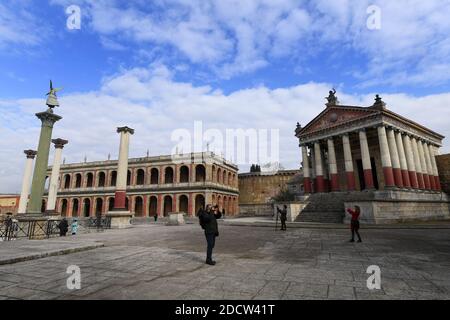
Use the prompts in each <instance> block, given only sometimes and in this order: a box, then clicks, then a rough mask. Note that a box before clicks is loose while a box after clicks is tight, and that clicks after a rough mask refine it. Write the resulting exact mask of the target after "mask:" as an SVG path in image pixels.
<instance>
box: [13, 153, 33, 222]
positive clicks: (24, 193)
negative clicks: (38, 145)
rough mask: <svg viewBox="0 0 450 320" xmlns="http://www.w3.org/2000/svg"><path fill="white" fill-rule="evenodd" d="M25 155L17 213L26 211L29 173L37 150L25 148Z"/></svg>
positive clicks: (31, 171) (31, 170)
mask: <svg viewBox="0 0 450 320" xmlns="http://www.w3.org/2000/svg"><path fill="white" fill-rule="evenodd" d="M24 153H25V154H26V156H27V160H26V162H25V172H24V174H23V180H22V192H21V193H20V200H19V210H18V211H17V213H19V214H24V213H26V212H27V203H28V195H29V192H30V182H31V174H32V173H33V160H34V158H35V157H36V155H37V151H34V150H25V151H24Z"/></svg>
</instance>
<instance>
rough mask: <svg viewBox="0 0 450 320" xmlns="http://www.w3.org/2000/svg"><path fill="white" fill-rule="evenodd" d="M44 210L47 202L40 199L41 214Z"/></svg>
mask: <svg viewBox="0 0 450 320" xmlns="http://www.w3.org/2000/svg"><path fill="white" fill-rule="evenodd" d="M46 208H47V201H45V200H44V199H42V204H41V213H44V212H45V209H46Z"/></svg>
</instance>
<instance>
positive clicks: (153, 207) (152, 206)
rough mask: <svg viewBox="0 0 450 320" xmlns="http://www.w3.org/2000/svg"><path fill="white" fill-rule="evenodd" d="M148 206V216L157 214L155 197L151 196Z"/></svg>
mask: <svg viewBox="0 0 450 320" xmlns="http://www.w3.org/2000/svg"><path fill="white" fill-rule="evenodd" d="M148 206H149V208H148V212H149V215H150V216H156V215H157V214H158V198H157V197H155V196H151V197H150V201H149V205H148Z"/></svg>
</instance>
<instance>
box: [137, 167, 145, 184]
mask: <svg viewBox="0 0 450 320" xmlns="http://www.w3.org/2000/svg"><path fill="white" fill-rule="evenodd" d="M136 184H137V185H138V186H143V185H144V184H145V171H144V170H143V169H139V170H138V171H137V173H136Z"/></svg>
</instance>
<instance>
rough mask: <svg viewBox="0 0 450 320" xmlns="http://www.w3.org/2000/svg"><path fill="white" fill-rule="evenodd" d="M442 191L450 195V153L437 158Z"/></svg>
mask: <svg viewBox="0 0 450 320" xmlns="http://www.w3.org/2000/svg"><path fill="white" fill-rule="evenodd" d="M436 162H437V167H438V170H439V179H440V181H441V187H442V190H443V191H445V192H446V193H448V194H450V153H447V154H443V155H439V156H436Z"/></svg>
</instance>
